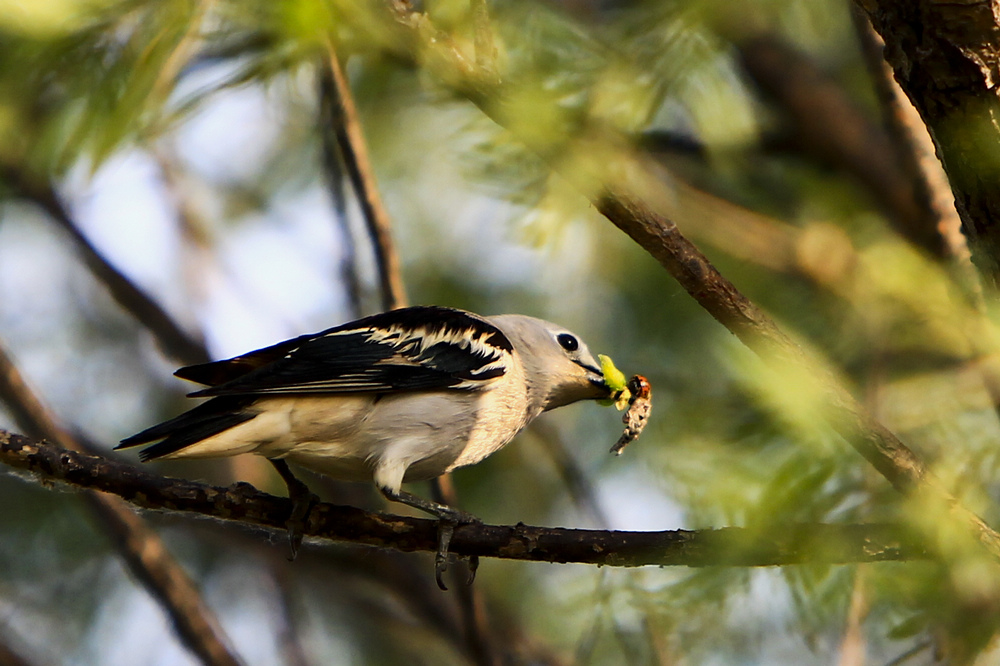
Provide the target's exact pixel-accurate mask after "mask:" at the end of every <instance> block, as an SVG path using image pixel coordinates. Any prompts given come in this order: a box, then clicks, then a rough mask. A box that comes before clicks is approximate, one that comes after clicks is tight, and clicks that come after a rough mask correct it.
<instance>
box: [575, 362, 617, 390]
mask: <svg viewBox="0 0 1000 666" xmlns="http://www.w3.org/2000/svg"><path fill="white" fill-rule="evenodd" d="M580 367H582V368H583V369H584V370H586V371H587V381H589V382H590V385H591V386H593V387H594V389H595V390H596V391H598V393H599V395H597V396H596V397H597V398H610V397H611V388H610V387H609V386H608V383H607V382H606V381H604V373H603V372H601V369H600V368H598V367H596V366H593V365H590V364H589V363H581V364H580Z"/></svg>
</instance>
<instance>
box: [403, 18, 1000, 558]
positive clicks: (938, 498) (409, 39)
mask: <svg viewBox="0 0 1000 666" xmlns="http://www.w3.org/2000/svg"><path fill="white" fill-rule="evenodd" d="M395 12H396V14H395V15H396V19H397V22H398V25H399V26H401V28H402V29H403V31H404V33H405V37H406V39H403V40H401V42H402V43H403V44H405V46H406V48H408V49H409V51H408V52H405V53H400V52H399V51H398V50H397V52H396V53H397V55H401V56H408V57H410V58H412V59H414V60H417V59H419V60H420V62H421V64H423V65H425V66H427V67H428V68H430V69H431V71H432V72H433V73H434V74H436V75H437V77H438V78H439V80H441V81H442V82H443V83H445V84H446V85H449V86H450V87H451V88H452V89H453V90H455V91H456V92H458V93H460V94H462V95H465V96H466V97H467V98H468V99H469V100H470V101H471V102H472V103H474V104H476V105H477V106H478V107H479V108H480V109H481V110H482V111H483V112H484V113H485V114H486V115H488V116H489V117H491V118H492V119H493V120H494V121H495V122H496V123H497V124H499V125H500V126H502V127H505V128H507V129H508V130H509V131H511V132H512V133H513V134H514V135H515V136H517V137H518V138H519V139H520V140H522V141H523V142H524V143H525V145H526V146H527V147H528V148H529V149H531V150H533V151H535V152H536V153H538V154H539V155H540V156H541V157H542V158H543V159H545V160H547V161H548V163H549V164H550V165H551V166H552V168H553V169H554V170H557V171H558V172H559V173H561V175H563V176H564V177H566V178H567V179H568V180H569V181H570V182H571V183H573V184H574V185H575V186H577V187H578V188H579V189H580V190H581V191H582V192H583V193H584V194H585V195H586V196H588V197H589V199H590V201H591V202H592V203H593V205H594V206H595V207H596V208H597V210H598V211H600V212H601V214H603V215H604V216H605V217H607V218H608V219H609V220H610V221H611V222H612V223H613V224H615V226H617V227H618V228H619V229H621V230H622V231H624V232H625V233H626V234H627V235H628V236H629V237H630V238H632V240H634V241H635V242H636V243H638V244H639V246H641V247H642V248H643V249H645V250H646V251H647V252H649V254H650V255H652V256H653V257H654V258H655V259H656V260H657V261H659V263H660V264H661V265H662V266H663V267H664V268H665V269H666V270H667V272H669V273H670V275H671V276H673V277H674V279H675V280H677V281H678V282H679V283H680V285H681V286H682V287H683V288H684V289H685V290H686V291H687V292H688V293H689V294H690V295H691V296H692V297H693V298H694V299H695V300H696V301H697V302H698V304H699V305H701V306H702V307H703V308H704V309H705V310H707V311H708V312H709V314H711V315H712V316H713V317H714V318H715V319H716V320H717V321H719V323H721V324H722V325H723V326H725V327H726V328H727V329H729V331H731V332H732V333H733V334H734V335H736V337H738V338H739V339H740V341H741V342H743V343H744V344H745V345H746V346H747V347H749V348H750V349H751V350H753V351H754V352H755V353H757V354H758V355H760V356H761V357H762V358H763V359H764V360H766V361H768V362H770V363H772V364H773V365H777V366H779V367H782V368H793V369H796V370H797V371H798V372H799V373H801V374H802V376H804V377H809V378H812V381H813V386H814V388H815V390H817V391H818V392H819V393H820V394H821V395H822V396H823V398H824V400H825V402H826V406H827V410H826V412H825V414H824V415H825V417H826V418H827V420H828V421H829V422H830V424H831V426H832V427H833V428H834V430H836V432H838V433H839V434H840V435H841V436H843V437H844V438H845V439H846V440H847V441H848V442H849V443H850V444H851V446H853V447H854V448H855V450H856V451H858V453H860V454H861V455H862V456H863V457H864V458H865V460H867V461H868V462H869V463H870V464H871V465H872V466H873V467H874V468H875V469H876V470H877V471H878V472H879V473H880V474H882V476H883V477H885V478H886V480H888V481H889V483H890V484H892V486H893V487H894V488H895V489H896V490H898V491H899V492H901V493H903V494H907V495H911V496H913V495H916V496H919V497H920V498H921V499H923V500H927V501H929V502H930V503H931V505H932V506H933V507H934V508H935V509H937V510H940V511H942V512H944V513H946V514H947V515H949V521H948V522H954V523H956V524H958V525H961V526H962V527H963V528H964V529H965V530H966V533H967V534H968V535H970V536H972V537H973V538H975V539H976V540H977V541H978V542H979V543H980V544H982V546H984V547H985V548H986V550H987V552H989V553H990V555H991V556H992V557H993V558H994V559H995V560H1000V534H997V533H996V532H995V531H994V530H992V529H991V528H990V527H989V526H988V525H987V524H986V523H985V522H984V521H983V520H982V519H981V518H980V517H979V516H977V515H976V514H975V513H973V512H972V511H970V510H969V509H967V508H966V507H964V506H963V505H962V504H960V503H959V502H958V501H957V500H956V498H955V497H954V496H953V495H952V494H951V493H950V492H949V491H948V490H947V489H946V488H945V487H944V486H943V484H942V483H941V482H940V481H939V480H938V479H937V478H936V477H935V476H934V475H933V474H932V473H931V472H930V470H929V469H928V468H927V466H926V465H925V464H924V462H923V461H922V460H921V459H920V458H919V457H918V456H917V455H916V454H915V453H914V452H913V451H911V450H910V449H909V448H908V447H907V446H906V445H905V444H903V442H902V441H900V440H899V438H898V437H896V436H895V435H894V434H893V433H892V432H891V431H889V429H888V428H886V427H885V426H883V425H882V424H881V423H879V422H878V421H877V420H876V419H875V418H874V417H873V416H872V415H871V414H869V413H868V411H867V410H866V409H865V408H864V407H863V406H862V405H861V404H859V403H858V402H857V400H855V399H854V397H853V396H852V395H851V394H850V393H849V392H848V391H847V390H845V389H844V388H843V387H842V386H841V385H840V383H839V382H838V381H837V380H836V378H834V377H832V376H831V375H830V374H829V373H828V372H824V371H821V370H820V371H818V370H817V368H816V367H815V364H814V363H811V362H810V361H809V360H808V358H807V356H806V354H805V352H804V351H803V349H802V348H801V347H799V346H798V345H797V344H796V343H795V342H794V341H792V339H791V338H790V337H789V336H788V335H786V334H785V333H784V332H783V331H782V330H781V329H780V328H779V327H778V326H777V324H776V323H775V322H774V321H773V320H772V319H771V318H770V317H769V316H768V315H767V314H766V313H764V311H763V310H761V309H760V308H758V307H757V306H756V305H755V304H754V303H753V302H751V301H750V300H749V299H748V298H747V297H746V296H744V295H743V294H742V293H740V291H739V290H738V289H737V288H736V286H735V285H733V284H732V283H731V282H730V281H729V280H727V279H726V278H725V277H724V276H723V275H722V274H721V273H719V271H718V270H717V269H716V268H715V267H714V266H713V265H712V264H711V263H710V262H709V261H708V259H707V258H706V257H705V255H703V254H702V253H701V252H700V251H699V250H698V248H697V247H695V245H694V244H693V243H691V241H689V240H688V239H687V238H686V237H685V236H684V235H683V234H681V232H680V230H679V229H678V228H677V226H676V225H675V224H674V223H673V222H671V221H670V220H669V219H668V218H667V217H666V216H664V215H663V214H661V213H660V212H659V211H660V210H661V208H662V207H663V204H662V202H661V201H660V198H661V197H662V196H663V193H662V190H663V186H662V184H661V183H660V182H659V180H658V179H656V177H655V176H654V174H655V170H654V169H653V167H652V166H650V165H649V164H648V163H647V162H644V161H643V160H642V159H641V158H638V157H636V156H635V155H633V154H632V153H631V151H630V150H629V149H628V148H627V146H628V143H627V141H625V140H624V139H623V138H622V137H618V136H616V135H615V134H614V132H613V131H612V130H610V129H609V128H608V127H607V126H606V125H605V124H602V123H600V121H598V120H594V121H589V122H582V123H581V124H579V125H577V126H576V128H575V129H576V134H574V135H570V134H569V133H568V132H567V133H564V134H561V135H558V136H554V137H548V136H542V135H540V134H539V133H538V132H531V131H530V128H526V127H524V124H523V123H518V122H516V120H517V114H516V112H514V111H513V109H514V104H513V102H512V101H511V100H512V96H511V94H510V91H511V90H512V89H513V86H512V84H510V83H499V82H498V79H496V78H495V77H493V76H492V75H491V74H492V73H485V74H483V73H480V72H478V71H476V70H475V68H472V67H470V65H469V63H468V61H467V59H465V58H463V57H462V54H461V53H460V52H459V51H458V49H457V48H456V47H455V46H454V45H453V44H452V42H451V40H450V38H449V36H448V35H447V34H445V33H442V32H440V31H438V30H437V29H436V28H435V27H434V26H433V25H432V23H431V22H430V19H429V18H428V17H427V16H425V15H422V14H418V13H415V12H412V11H411V10H409V9H408V7H406V6H403V5H396V6H395ZM397 48H398V47H397ZM571 143H576V144H580V146H581V148H578V149H577V150H575V151H574V152H573V153H572V155H571V157H572V158H573V159H572V160H571V159H568V156H567V155H566V154H565V153H567V152H569V148H568V146H569V145H570V144H571ZM583 147H585V149H583ZM935 546H936V547H940V548H942V549H947V548H948V546H949V538H948V536H946V535H945V534H943V533H939V534H937V535H936V538H935Z"/></svg>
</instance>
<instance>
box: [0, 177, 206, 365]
mask: <svg viewBox="0 0 1000 666" xmlns="http://www.w3.org/2000/svg"><path fill="white" fill-rule="evenodd" d="M4 171H5V172H4V173H3V174H2V175H3V178H4V179H5V180H6V181H7V182H8V183H9V184H10V185H12V186H14V187H15V189H16V193H17V194H18V195H19V196H21V197H23V198H25V199H27V200H29V201H32V202H34V203H35V204H36V205H38V206H39V207H40V208H42V209H43V210H44V211H45V212H46V213H48V215H49V217H51V218H52V220H53V221H54V222H55V223H56V224H58V225H59V226H60V227H62V228H63V229H64V230H65V231H66V232H67V233H68V234H69V235H70V238H71V239H72V240H73V243H74V244H75V245H76V248H77V251H78V252H79V253H80V255H81V256H82V257H83V260H84V262H85V263H86V264H87V266H88V267H89V268H90V271H91V273H93V275H94V277H96V278H97V279H98V280H100V281H101V282H102V283H103V284H104V286H105V287H107V289H108V292H109V293H110V294H111V296H112V298H114V299H115V301H116V302H117V303H118V304H119V305H120V306H121V307H122V308H123V309H124V310H125V311H126V312H128V313H130V314H131V315H132V316H133V317H135V318H136V320H138V321H139V322H140V323H141V324H142V325H143V326H145V327H146V328H147V329H148V330H149V331H150V332H151V333H152V334H153V337H154V338H155V339H156V341H157V342H158V343H159V345H160V347H161V349H162V350H163V352H164V353H165V354H166V355H168V356H170V357H171V358H174V359H175V360H177V361H179V362H180V363H183V364H185V365H193V364H196V363H206V362H208V361H209V360H211V359H210V358H209V355H208V352H207V351H206V349H205V344H204V343H203V342H202V341H201V340H200V339H199V338H198V337H196V336H194V335H192V334H190V333H188V332H187V331H185V330H184V329H182V328H181V327H180V326H179V325H178V324H177V323H176V322H175V321H174V319H173V318H172V317H171V316H170V315H169V314H167V312H166V311H165V310H164V309H163V308H162V307H160V305H159V304H158V303H157V302H156V301H155V300H153V299H152V298H151V297H150V296H149V295H148V294H146V293H145V292H144V291H143V290H142V289H140V288H139V287H138V286H136V284H135V283H134V282H132V281H131V280H130V279H129V278H128V277H126V276H125V275H124V274H123V273H122V272H121V271H119V270H118V269H117V268H115V267H114V266H113V265H112V264H111V263H110V262H108V260H107V259H106V258H105V257H104V255H102V254H101V253H100V251H98V250H97V248H95V247H94V245H93V244H92V243H91V242H90V239H88V238H87V237H86V235H84V233H83V232H82V231H81V230H80V228H79V226H78V225H77V224H76V222H75V220H74V219H73V217H72V216H71V215H70V213H69V211H68V210H67V209H66V207H65V206H64V205H63V202H62V200H61V199H60V198H59V195H58V194H57V193H56V192H55V190H54V189H53V188H52V185H51V183H49V182H47V181H39V180H35V179H31V178H30V177H28V176H27V175H26V174H22V173H18V172H14V171H13V170H11V169H5V170H4Z"/></svg>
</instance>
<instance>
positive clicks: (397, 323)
mask: <svg viewBox="0 0 1000 666" xmlns="http://www.w3.org/2000/svg"><path fill="white" fill-rule="evenodd" d="M174 374H175V375H176V376H177V377H180V378H182V379H186V380H189V381H192V382H196V383H198V384H201V385H203V386H205V387H206V388H203V389H201V390H198V391H194V392H193V393H190V394H188V395H189V397H203V398H209V399H208V400H207V401H205V402H203V403H201V404H199V405H197V406H196V407H194V408H193V409H190V410H188V411H186V412H184V413H182V414H180V415H179V416H176V417H174V418H172V419H170V420H168V421H165V422H163V423H160V424H158V425H154V426H152V427H150V428H147V429H145V430H143V431H142V432H140V433H138V434H135V435H133V436H131V437H128V438H126V439H123V440H122V441H121V443H120V444H119V445H118V446H117V447H116V449H124V448H129V447H134V446H139V445H142V444H151V445H150V446H148V447H146V448H145V449H143V450H142V451H141V452H140V454H139V457H140V459H141V460H142V461H149V460H160V459H162V460H166V459H180V458H215V457H222V456H232V455H237V454H242V453H254V454H257V455H261V456H264V457H265V458H267V459H268V460H270V461H271V463H272V464H273V465H274V466H275V469H276V470H277V471H278V472H279V474H280V475H281V476H282V478H283V479H284V480H285V482H286V484H287V485H288V489H289V496H290V497H292V498H293V501H294V502H296V504H293V506H295V507H296V508H293V517H292V518H290V519H289V523H290V525H291V524H292V523H295V522H296V520H298V521H299V522H301V521H302V520H304V517H305V516H306V515H307V514H308V510H309V501H307V500H304V499H303V498H304V497H312V498H313V501H314V500H315V496H313V495H311V493H309V491H308V489H307V488H306V487H305V484H303V483H302V482H300V481H299V480H298V479H296V478H295V476H294V475H293V474H292V472H291V470H290V469H289V467H288V465H287V463H293V464H295V465H298V466H301V467H303V468H305V469H309V470H312V471H314V472H318V473H320V474H324V475H327V476H329V477H332V478H335V479H340V480H346V481H369V482H374V484H375V486H376V487H377V488H378V490H379V491H380V492H381V493H382V494H383V495H384V496H385V497H386V498H388V499H390V500H393V501H397V502H402V503H404V504H407V505H410V506H413V507H415V508H417V509H420V510H423V511H425V512H427V513H429V514H431V515H434V516H436V517H437V518H438V519H439V539H438V540H439V548H438V557H437V564H436V571H437V579H438V584H439V585H441V586H442V587H444V586H443V583H442V582H441V574H442V572H443V571H444V568H445V566H446V558H447V547H448V544H449V542H450V538H451V533H452V531H453V530H454V527H455V526H456V525H457V524H460V523H464V522H469V521H473V520H476V519H475V518H474V517H472V516H469V514H465V513H464V512H461V511H459V510H457V509H455V508H453V507H449V506H447V505H444V504H440V503H437V502H432V501H430V500H426V499H423V498H421V497H418V496H416V495H413V494H410V493H408V492H405V491H403V490H402V485H403V483H404V482H412V481H424V480H428V479H432V478H435V477H438V476H441V475H442V474H445V473H447V472H450V471H452V470H454V469H456V468H459V467H464V466H467V465H472V464H475V463H478V462H480V461H481V460H483V459H484V458H486V457H487V456H489V455H490V454H492V453H495V452H496V451H498V450H499V449H501V448H502V447H504V446H505V445H507V444H508V443H509V442H510V441H511V440H512V439H514V437H515V435H517V434H518V433H519V432H520V431H521V430H523V429H524V428H525V427H526V426H527V425H528V424H529V423H531V422H532V421H533V420H534V419H535V418H537V417H538V416H539V415H541V414H542V413H543V412H546V411H548V410H551V409H555V408H557V407H562V406H564V405H568V404H570V403H573V402H577V401H580V400H588V399H606V398H608V397H609V396H610V394H611V389H610V388H609V387H608V385H607V383H606V382H605V378H604V375H603V373H602V370H601V368H600V365H599V364H598V362H597V361H596V360H595V359H594V357H593V355H592V354H591V352H590V350H589V349H588V347H587V345H586V344H585V343H584V342H583V341H582V340H581V339H580V337H579V336H577V335H576V334H574V333H572V332H571V331H568V330H566V329H565V328H563V327H561V326H558V325H556V324H553V323H550V322H547V321H544V320H541V319H536V318H534V317H529V316H526V315H518V314H503V315H495V316H489V317H483V316H480V315H477V314H474V313H472V312H467V311H465V310H459V309H455V308H449V307H443V306H413V307H406V308H400V309H396V310H390V311H387V312H382V313H379V314H375V315H371V316H367V317H363V318H361V319H358V320H356V321H351V322H348V323H345V324H341V325H339V326H335V327H333V328H329V329H327V330H324V331H321V332H319V333H315V334H310V335H302V336H299V337H296V338H292V339H290V340H286V341H284V342H279V343H278V344H275V345H272V346H269V347H265V348H263V349H258V350H256V351H251V352H248V353H245V354H242V355H240V356H236V357H233V358H230V359H226V360H221V361H214V362H209V363H202V364H198V365H191V366H186V367H183V368H181V369H179V370H177V371H176V372H175V373H174ZM303 503H304V504H305V507H304V508H303V507H302V504H303ZM295 514H298V515H297V517H296V516H295ZM290 537H291V538H292V548H293V551H292V552H293V556H294V552H295V548H296V547H297V545H298V542H299V541H301V535H300V534H298V535H296V534H292V532H290Z"/></svg>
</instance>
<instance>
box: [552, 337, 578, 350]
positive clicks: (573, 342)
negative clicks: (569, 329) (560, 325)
mask: <svg viewBox="0 0 1000 666" xmlns="http://www.w3.org/2000/svg"><path fill="white" fill-rule="evenodd" d="M556 341H558V342H559V346H560V347H562V348H563V349H565V350H566V351H568V352H572V351H576V350H577V349H579V348H580V343H579V342H577V339H576V338H574V337H573V336H572V335H570V334H569V333H560V334H559V335H557V336H556Z"/></svg>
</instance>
